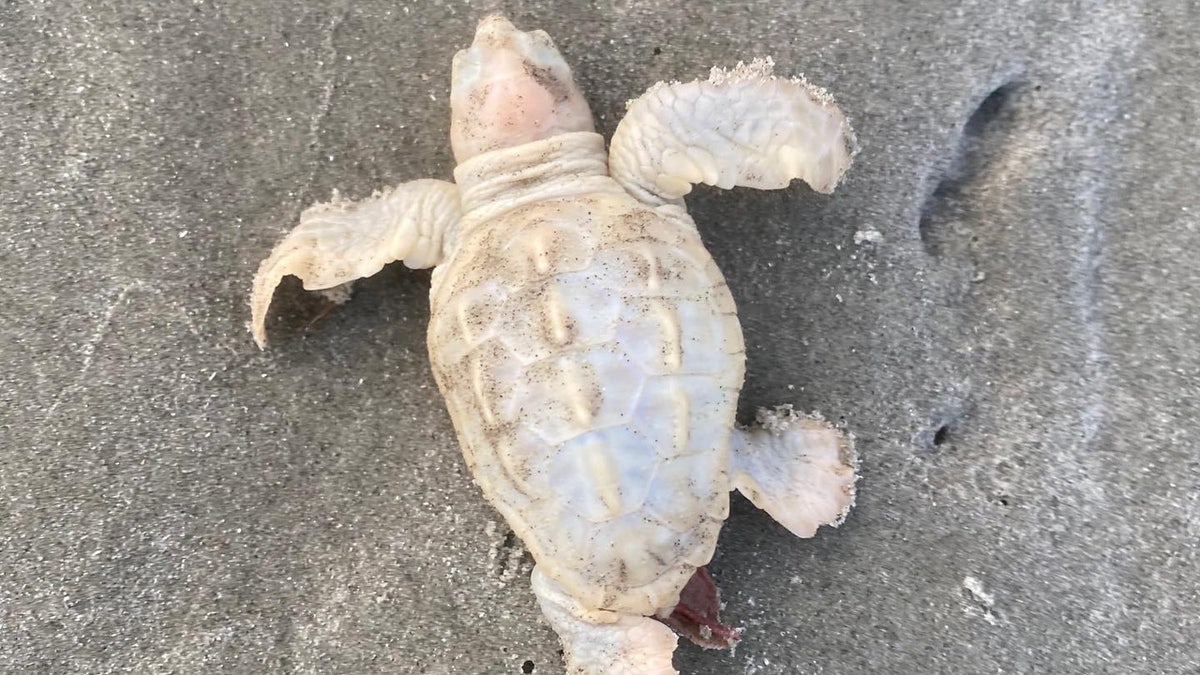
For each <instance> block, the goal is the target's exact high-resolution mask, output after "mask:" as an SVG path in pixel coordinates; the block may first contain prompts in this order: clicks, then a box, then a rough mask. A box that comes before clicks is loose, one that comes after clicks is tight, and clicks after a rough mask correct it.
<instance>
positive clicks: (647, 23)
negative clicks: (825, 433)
mask: <svg viewBox="0 0 1200 675" xmlns="http://www.w3.org/2000/svg"><path fill="white" fill-rule="evenodd" d="M497 7H503V8H504V9H506V10H507V11H508V13H509V14H510V16H511V17H512V18H513V20H514V21H515V22H516V23H517V25H518V26H521V27H524V28H531V27H541V28H544V29H546V30H547V31H548V32H550V34H551V35H552V36H554V38H555V39H556V41H557V42H558V44H559V46H560V48H561V49H562V51H563V52H564V54H565V55H566V56H567V58H568V60H569V61H570V62H571V63H572V64H573V65H574V68H575V72H576V77H577V79H578V81H579V82H580V83H581V85H582V86H583V87H584V88H585V91H587V92H588V95H589V97H590V100H591V102H592V104H593V107H594V110H595V111H596V113H597V115H598V118H599V125H600V127H601V128H602V130H603V131H604V132H605V133H611V131H612V129H613V127H614V126H615V124H616V122H617V120H618V119H619V117H620V115H621V111H622V109H623V102H624V101H625V100H626V99H627V98H631V97H633V96H635V95H637V94H638V93H640V92H641V91H642V90H643V89H644V88H645V87H647V86H648V85H650V84H651V83H653V82H655V81H657V80H660V79H671V78H684V79H687V78H691V77H694V76H700V75H703V74H704V73H705V72H706V71H707V68H708V67H709V66H711V65H713V64H723V65H729V64H732V63H733V62H735V61H737V60H738V59H742V58H749V57H752V56H756V55H763V54H770V55H772V56H773V57H774V58H775V60H776V62H777V64H778V70H779V71H781V72H785V73H786V72H797V71H803V72H804V73H806V74H807V75H808V76H809V77H810V79H812V80H813V81H814V82H817V83H820V84H822V85H824V86H826V87H828V88H829V89H830V90H831V91H832V92H833V93H834V94H835V95H836V96H837V98H838V100H839V102H840V104H841V105H842V107H843V108H844V109H845V110H846V111H847V113H848V114H849V115H850V116H851V117H852V118H853V120H854V122H855V125H856V127H857V130H858V132H859V137H860V140H861V142H862V146H863V151H862V154H861V155H860V157H859V161H858V163H857V165H856V166H855V167H854V169H853V171H852V173H851V175H850V176H849V179H848V180H847V181H846V182H845V183H844V184H843V185H842V187H841V188H840V189H839V191H838V193H837V194H836V195H834V196H832V197H825V196H820V195H816V194H814V193H812V192H811V191H810V190H808V189H807V188H806V187H803V186H799V185H798V186H795V187H793V188H791V189H789V190H786V191H781V192H774V193H758V192H753V191H749V190H734V191H732V192H730V193H719V192H718V191H717V190H713V189H699V190H697V191H696V192H695V193H694V195H693V196H692V197H691V198H690V199H689V203H690V206H691V208H692V212H693V215H694V216H695V217H696V220H697V221H698V222H699V224H700V227H701V230H702V233H703V235H704V237H705V238H706V240H707V241H708V242H709V243H710V245H711V248H712V251H713V254H714V256H715V257H716V259H717V261H718V263H719V264H720V265H721V267H722V269H723V270H724V271H725V273H726V274H727V276H728V278H729V284H730V286H731V287H732V289H733V292H734V295H735V296H736V298H737V300H738V302H739V304H740V308H741V316H742V318H743V322H744V326H745V330H746V342H747V345H748V348H749V373H748V378H747V386H746V389H745V393H744V395H743V399H742V410H743V414H744V415H749V414H750V412H751V411H752V410H753V409H754V408H755V407H757V406H761V405H769V404H775V403H782V402H792V403H795V404H796V405H797V406H798V407H800V408H803V409H817V410H820V411H822V412H824V413H825V414H826V415H827V416H830V417H833V418H844V419H845V421H846V424H847V425H848V426H849V427H850V428H851V429H852V430H854V431H855V433H856V434H857V435H858V438H859V442H860V448H861V452H862V455H863V459H864V464H863V480H862V482H861V484H860V499H859V504H858V508H857V510H856V511H855V512H854V513H853V515H852V517H851V518H850V519H849V521H848V522H847V523H846V524H845V525H844V526H843V527H842V528H841V529H839V530H836V531H826V532H823V533H822V534H820V535H819V536H818V537H817V538H815V539H814V540H808V541H801V540H796V539H793V538H791V537H789V535H788V534H787V533H786V532H785V531H784V530H783V529H782V528H780V527H779V526H777V525H776V524H774V523H773V522H771V520H770V519H769V518H768V517H767V516H766V515H764V514H762V513H760V512H758V511H756V510H755V509H753V507H751V506H750V505H749V504H748V502H746V501H745V500H743V499H742V498H741V497H738V496H735V497H734V504H733V513H732V516H731V518H730V520H729V522H728V524H727V526H726V528H725V530H724V532H723V535H722V539H721V542H720V547H719V550H718V553H717V556H716V558H715V560H714V562H713V565H712V568H713V571H714V574H715V575H716V577H717V579H718V581H719V583H720V584H721V586H722V587H723V589H724V593H725V595H724V599H725V600H726V601H727V603H728V607H727V610H726V611H727V617H728V618H729V619H730V620H732V621H733V622H735V623H737V624H740V625H742V626H744V627H746V629H747V632H746V639H745V641H744V642H743V644H742V645H741V646H739V648H738V649H737V651H736V653H735V654H732V655H730V654H722V653H704V652H700V651H699V650H697V649H695V648H692V647H690V646H683V647H681V649H680V651H679V653H678V655H677V657H676V664H677V666H678V667H679V668H680V669H681V670H683V671H684V672H685V673H697V674H706V673H746V674H751V673H753V674H767V673H837V674H850V673H1064V674H1074V673H1195V672H1200V646H1197V637H1200V591H1198V590H1197V582H1196V579H1197V578H1200V570H1198V569H1197V563H1198V561H1197V537H1198V536H1200V455H1198V453H1197V450H1196V441H1195V439H1196V438H1197V435H1198V434H1200V422H1198V421H1197V416H1196V414H1195V412H1194V411H1195V410H1196V408H1197V405H1198V404H1197V402H1198V401H1200V350H1198V349H1197V347H1196V336H1197V335H1198V334H1200V318H1198V317H1200V266H1198V265H1197V264H1196V262H1195V255H1196V254H1195V252H1196V251H1197V250H1200V197H1198V196H1197V195H1198V192H1197V189H1196V175H1197V171H1196V170H1197V162H1196V157H1197V155H1198V154H1200V140H1198V139H1200V135H1198V134H1197V126H1196V125H1197V119H1198V116H1197V113H1198V107H1200V104H1198V101H1200V96H1198V93H1200V92H1198V91H1197V89H1198V88H1200V85H1198V84H1197V83H1198V82H1200V77H1198V75H1200V73H1198V68H1197V66H1196V64H1197V62H1200V40H1197V39H1196V38H1195V26H1196V25H1197V22H1200V9H1198V8H1197V6H1196V4H1195V3H1194V2H1190V1H1189V0H1167V1H1164V2H1160V3H1150V2H1126V1H1117V2H1108V3H1085V2H1054V3H1036V2H1016V1H1011V2H1001V3H995V2H990V1H984V0H979V1H970V2H949V1H939V2H921V3H878V2H864V1H862V0H839V1H833V0H821V1H818V2H806V3H795V2H789V1H788V0H770V1H762V2H748V3H727V4H726V3H697V2H689V1H683V0H664V1H662V2H650V1H637V0H612V1H607V2H583V1H582V0H575V1H572V2H560V3H551V2H548V1H547V2H511V3H484V2H474V3H467V2H460V3H449V2H430V3H418V2H411V3H400V2H391V1H388V0H362V1H358V2H353V3H350V2H332V3H330V2H315V1H309V0H305V1H302V2H278V1H274V0H262V1H255V2H243V3H232V2H231V3H212V2H206V1H203V0H196V1H195V2H187V3H183V2H180V3H155V4H151V3H121V2H104V1H97V2H89V3H63V2H27V1H21V0H18V1H17V2H7V3H3V4H2V5H0V314H2V315H3V320H0V672H5V673H8V672H12V673H17V672H20V673H68V672H87V673H101V672H137V673H201V672H203V673H209V672H220V673H522V672H534V673H559V672H561V670H562V668H561V665H560V663H559V654H558V644H557V641H556V638H555V636H554V634H553V633H552V632H551V631H550V629H549V628H548V627H547V626H546V625H545V624H544V623H543V622H541V621H540V619H539V616H538V611H537V608H536V605H535V604H534V600H533V597H532V595H531V594H530V592H529V584H528V579H527V571H528V560H527V558H523V557H522V555H521V550H520V549H519V547H518V546H517V545H516V544H515V542H514V541H513V538H512V537H511V536H509V535H508V531H507V529H506V527H505V526H504V525H503V521H502V520H501V519H500V517H499V516H498V515H497V514H496V513H494V512H493V511H492V510H491V509H490V508H489V507H488V506H487V505H486V504H485V503H484V501H483V500H482V498H481V497H480V495H479V493H478V491H477V489H476V488H475V487H474V486H473V485H472V483H471V481H470V478H469V476H468V475H467V473H466V470H465V467H464V465H463V462H462V460H461V458H460V456H459V454H458V450H457V447H456V445H455V441H454V436H453V432H452V429H451V426H450V422H449V419H448V417H447V415H446V413H445V411H444V409H443V407H442V405H441V403H440V401H439V400H438V397H437V395H436V389H435V386H434V383H433V379H432V376H431V374H430V372H429V367H428V361H427V358H426V355H425V352H424V326H425V319H426V317H427V313H428V300H427V292H428V287H429V276H428V273H427V272H424V273H421V272H411V271H408V270H406V269H404V268H403V267H401V266H391V267H389V268H387V269H386V270H385V271H384V272H382V273H381V274H379V275H378V276H376V277H375V278H372V279H370V280H368V281H366V282H364V283H362V284H361V285H360V287H359V289H358V292H357V294H356V297H355V299H354V301H353V302H352V303H350V304H348V305H346V306H344V307H342V308H339V309H338V310H337V311H336V312H334V313H333V314H331V315H330V316H329V317H328V318H326V319H324V320H322V321H320V322H318V323H316V324H315V325H311V326H310V325H309V324H310V322H311V320H312V318H313V317H314V316H315V315H316V314H317V313H318V312H319V310H320V308H321V302H320V300H319V299H316V298H312V297H308V296H306V295H305V294H304V293H303V292H302V291H301V290H300V289H299V285H298V283H295V282H294V281H293V282H291V283H288V284H285V285H284V287H283V288H282V289H281V291H280V292H279V294H278V295H277V300H276V311H275V318H273V319H272V320H271V322H270V330H271V335H272V339H273V349H272V350H271V351H269V352H266V353H260V352H259V351H258V350H257V349H256V348H255V347H254V345H253V343H252V342H251V340H250V336H249V334H248V333H247V332H246V329H245V324H246V321H247V319H248V308H247V304H246V296H247V289H248V287H249V283H250V278H251V276H252V274H253V272H254V269H255V267H256V265H257V263H258V261H259V260H260V259H262V258H263V257H264V256H265V255H266V254H267V253H268V251H269V250H270V248H271V247H272V245H273V244H274V243H275V242H276V241H277V240H278V238H279V237H280V236H281V235H282V234H283V233H284V232H285V231H286V230H287V229H288V228H289V227H290V226H291V225H292V224H293V223H294V222H295V221H296V219H297V216H298V215H299V212H300V211H301V209H302V208H303V207H305V206H306V205H308V204H309V203H311V202H314V201H318V200H324V199H326V198H327V197H328V196H329V194H330V191H331V190H332V189H333V188H335V187H336V188H339V189H341V190H342V192H343V193H344V194H346V195H348V196H350V197H361V196H365V195H368V194H369V193H370V192H371V191H372V190H374V189H376V188H379V187H382V186H386V185H389V184H393V183H397V182H400V181H403V180H409V179H413V178H418V177H426V176H431V177H439V178H448V177H449V176H450V171H451V169H452V166H453V162H452V158H451V155H450V151H449V144H448V108H447V95H448V87H449V80H448V73H449V65H450V57H451V55H452V54H453V52H454V51H455V50H456V49H457V48H459V47H461V46H464V45H465V44H467V43H468V42H469V40H470V37H471V34H472V30H473V26H474V22H475V21H476V20H477V19H478V18H479V17H480V16H482V15H483V14H484V13H485V11H486V10H488V9H494V8H497ZM869 231H875V232H878V233H879V234H880V235H881V238H880V239H878V240H877V241H869V240H865V239H864V238H863V236H864V235H865V234H866V233H868V232H869ZM856 233H857V234H859V236H858V242H857V243H856V237H855V235H856ZM531 669H532V670H531Z"/></svg>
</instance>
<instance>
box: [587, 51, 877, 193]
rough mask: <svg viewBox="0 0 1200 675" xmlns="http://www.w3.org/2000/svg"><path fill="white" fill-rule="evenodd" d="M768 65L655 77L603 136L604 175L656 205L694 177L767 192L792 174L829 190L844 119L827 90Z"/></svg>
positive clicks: (841, 162) (846, 163)
mask: <svg viewBox="0 0 1200 675" xmlns="http://www.w3.org/2000/svg"><path fill="white" fill-rule="evenodd" d="M772 65H773V63H772V61H771V60H770V59H756V60H755V61H753V62H751V63H750V64H749V65H744V64H738V66H737V67H736V68H732V69H730V70H722V69H720V68H713V70H712V74H711V75H710V77H709V79H708V80H696V81H694V82H687V83H678V82H675V83H671V84H663V83H659V84H657V85H655V86H653V87H651V88H650V89H649V90H647V91H646V93H645V94H643V95H642V96H641V97H640V98H638V99H636V100H634V101H630V102H629V104H628V108H629V110H628V112H627V113H626V115H625V118H624V119H622V120H621V123H620V124H618V125H617V130H616V132H615V133H614V134H613V138H612V145H611V150H610V152H609V165H610V171H611V174H612V177H613V178H614V179H616V180H617V182H619V183H620V184H621V185H622V186H623V187H624V188H625V189H626V190H628V191H629V193H630V194H631V195H633V196H634V197H636V198H637V199H639V200H641V201H643V202H646V203H649V204H656V205H657V204H662V203H665V202H672V201H675V200H677V199H679V198H680V197H682V196H684V195H685V194H687V193H688V192H691V190H692V185H693V184H695V183H705V184H707V185H715V186H717V187H719V188H722V189H729V188H732V187H734V186H735V185H740V186H743V187H752V188H758V189H763V190H771V189H779V188H784V187H787V186H788V184H789V183H791V181H792V180H794V179H796V178H801V179H803V180H804V181H805V182H807V183H808V184H809V185H811V186H812V188H813V189H814V190H816V191H818V192H832V191H833V188H834V187H835V186H836V185H837V182H838V180H839V179H840V178H841V176H842V174H843V173H845V171H846V169H849V168H850V163H851V160H852V158H853V155H854V152H855V149H856V146H855V140H854V133H853V131H851V129H850V124H849V123H848V122H847V121H846V117H845V116H844V115H843V114H842V112H841V110H839V109H838V107H837V106H836V105H835V104H834V103H833V99H832V98H830V96H829V95H828V94H827V93H825V92H824V91H823V90H821V89H819V88H817V87H815V86H813V85H811V84H809V83H808V82H806V81H805V80H803V79H788V78H781V77H774V76H772V75H771V67H772Z"/></svg>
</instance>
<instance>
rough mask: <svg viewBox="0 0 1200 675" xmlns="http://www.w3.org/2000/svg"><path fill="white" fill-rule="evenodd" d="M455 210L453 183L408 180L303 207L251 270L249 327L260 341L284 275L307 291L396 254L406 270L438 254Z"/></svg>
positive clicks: (434, 260)
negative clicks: (362, 195) (357, 197)
mask: <svg viewBox="0 0 1200 675" xmlns="http://www.w3.org/2000/svg"><path fill="white" fill-rule="evenodd" d="M460 215H461V208H460V206H459V194H458V187H457V186H455V185H454V184H453V183H447V182H446V181H440V180H415V181H411V182H408V183H402V184H400V185H398V186H397V187H395V188H392V189H391V190H387V191H385V192H382V193H376V194H375V195H373V196H371V197H370V198H369V199H364V200H362V201H360V202H349V201H343V200H341V199H338V198H337V196H336V195H335V197H334V199H333V201H331V202H329V203H326V204H317V205H315V206H311V207H309V208H308V209H305V211H304V213H302V214H301V215H300V224H299V225H297V226H296V228H295V229H294V230H292V231H291V232H290V233H288V235H287V236H286V237H284V239H283V241H281V242H279V244H278V245H277V246H276V247H275V250H273V251H272V252H271V255H270V257H268V258H267V259H266V260H264V261H263V263H262V265H260V266H259V268H258V273H257V274H256V275H255V276H254V285H253V288H252V289H251V293H250V332H251V333H253V334H254V341H255V342H257V343H258V346H259V348H265V347H266V343H267V329H266V319H267V309H268V308H269V307H270V306H271V298H272V296H273V295H274V293H275V287H276V286H278V285H279V282H280V281H282V280H283V278H284V277H285V276H287V275H289V274H291V275H295V276H297V277H299V278H300V280H301V281H302V282H304V288H305V289H307V290H310V291H320V290H328V289H333V288H335V287H338V286H342V285H344V284H347V283H349V282H351V281H354V280H355V279H361V278H363V277H369V276H371V275H372V274H375V273H376V272H378V271H379V270H380V269H382V268H383V266H384V265H386V264H387V263H390V262H394V261H396V260H403V261H404V264H405V265H407V266H409V267H411V268H413V269H423V268H426V267H433V266H434V265H437V264H438V263H439V262H441V260H442V255H443V250H444V248H445V247H444V244H445V241H444V239H445V237H446V233H447V231H448V230H450V229H451V227H452V226H453V225H454V224H455V223H457V222H458V220H459V217H460Z"/></svg>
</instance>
